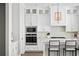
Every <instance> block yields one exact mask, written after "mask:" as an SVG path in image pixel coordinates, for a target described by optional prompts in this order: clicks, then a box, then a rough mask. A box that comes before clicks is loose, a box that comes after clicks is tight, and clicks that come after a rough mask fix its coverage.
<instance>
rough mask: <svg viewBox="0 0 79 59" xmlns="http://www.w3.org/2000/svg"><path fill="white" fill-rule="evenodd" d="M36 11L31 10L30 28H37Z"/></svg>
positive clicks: (34, 9)
mask: <svg viewBox="0 0 79 59" xmlns="http://www.w3.org/2000/svg"><path fill="white" fill-rule="evenodd" d="M37 12H38V10H37V9H36V8H33V9H32V13H31V22H32V26H37V20H38V13H37Z"/></svg>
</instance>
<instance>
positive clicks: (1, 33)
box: [0, 3, 5, 56]
mask: <svg viewBox="0 0 79 59" xmlns="http://www.w3.org/2000/svg"><path fill="white" fill-rule="evenodd" d="M0 56H5V3H0Z"/></svg>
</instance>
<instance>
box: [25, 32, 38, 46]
mask: <svg viewBox="0 0 79 59" xmlns="http://www.w3.org/2000/svg"><path fill="white" fill-rule="evenodd" d="M26 45H37V36H36V35H33V34H29V35H28V34H27V36H26Z"/></svg>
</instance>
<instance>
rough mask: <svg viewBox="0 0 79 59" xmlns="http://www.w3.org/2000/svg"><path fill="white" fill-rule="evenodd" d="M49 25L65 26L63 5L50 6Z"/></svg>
mask: <svg viewBox="0 0 79 59" xmlns="http://www.w3.org/2000/svg"><path fill="white" fill-rule="evenodd" d="M50 10H51V12H50V14H51V25H52V26H66V9H65V6H63V5H60V4H55V5H52V6H51V7H50Z"/></svg>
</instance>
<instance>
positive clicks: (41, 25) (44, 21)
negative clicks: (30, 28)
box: [38, 7, 51, 32]
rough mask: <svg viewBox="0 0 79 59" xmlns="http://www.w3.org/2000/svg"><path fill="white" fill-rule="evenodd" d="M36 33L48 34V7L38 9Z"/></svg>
mask: <svg viewBox="0 0 79 59" xmlns="http://www.w3.org/2000/svg"><path fill="white" fill-rule="evenodd" d="M38 10H39V14H38V32H43V31H44V32H48V31H49V30H50V29H49V28H50V25H51V24H50V9H49V8H48V7H44V8H38Z"/></svg>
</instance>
